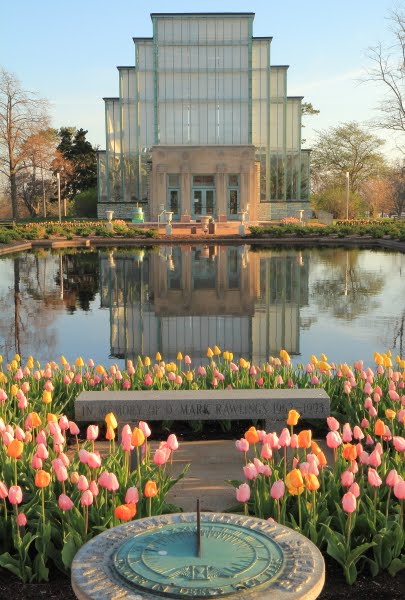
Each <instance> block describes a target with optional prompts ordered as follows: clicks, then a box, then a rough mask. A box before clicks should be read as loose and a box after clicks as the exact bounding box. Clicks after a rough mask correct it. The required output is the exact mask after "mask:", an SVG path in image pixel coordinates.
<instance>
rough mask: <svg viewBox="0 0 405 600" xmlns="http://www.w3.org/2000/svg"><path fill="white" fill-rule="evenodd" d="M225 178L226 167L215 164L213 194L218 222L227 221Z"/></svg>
mask: <svg viewBox="0 0 405 600" xmlns="http://www.w3.org/2000/svg"><path fill="white" fill-rule="evenodd" d="M225 177H226V166H225V165H224V164H223V163H220V164H217V173H216V186H215V194H216V204H217V206H216V209H217V211H216V212H217V220H218V221H226V220H227V207H226V186H225Z"/></svg>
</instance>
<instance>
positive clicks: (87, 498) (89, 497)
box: [80, 490, 93, 506]
mask: <svg viewBox="0 0 405 600" xmlns="http://www.w3.org/2000/svg"><path fill="white" fill-rule="evenodd" d="M80 504H81V505H82V506H91V505H92V504H93V494H92V493H91V491H90V490H85V491H84V492H83V494H82V496H81V498H80Z"/></svg>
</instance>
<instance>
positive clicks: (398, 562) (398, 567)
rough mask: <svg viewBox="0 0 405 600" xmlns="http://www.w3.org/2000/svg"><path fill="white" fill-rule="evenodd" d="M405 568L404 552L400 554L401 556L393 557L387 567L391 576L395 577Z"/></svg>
mask: <svg viewBox="0 0 405 600" xmlns="http://www.w3.org/2000/svg"><path fill="white" fill-rule="evenodd" d="M402 569H405V554H404V555H402V556H401V558H400V559H399V558H394V560H393V561H392V563H391V564H390V566H389V567H388V573H389V574H390V575H391V577H395V575H396V574H397V573H399V571H402Z"/></svg>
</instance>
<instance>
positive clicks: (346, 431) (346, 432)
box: [342, 423, 353, 444]
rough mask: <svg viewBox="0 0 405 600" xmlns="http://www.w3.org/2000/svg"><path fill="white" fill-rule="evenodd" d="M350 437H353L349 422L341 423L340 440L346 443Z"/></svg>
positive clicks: (350, 439) (349, 440)
mask: <svg viewBox="0 0 405 600" xmlns="http://www.w3.org/2000/svg"><path fill="white" fill-rule="evenodd" d="M352 439H353V434H352V428H351V427H350V425H349V423H345V424H344V425H343V431H342V440H343V441H344V442H345V443H346V444H347V443H348V442H351V441H352Z"/></svg>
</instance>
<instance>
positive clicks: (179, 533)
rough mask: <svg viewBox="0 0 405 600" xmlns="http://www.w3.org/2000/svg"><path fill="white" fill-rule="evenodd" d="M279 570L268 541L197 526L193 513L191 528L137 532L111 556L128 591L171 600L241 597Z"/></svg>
mask: <svg viewBox="0 0 405 600" xmlns="http://www.w3.org/2000/svg"><path fill="white" fill-rule="evenodd" d="M199 530H200V536H199V535H198V531H199ZM199 539H200V542H199ZM282 564H283V551H282V549H281V547H280V546H279V545H278V544H277V543H276V542H275V541H274V540H272V539H271V538H269V537H268V536H266V535H263V534H262V533H261V532H260V531H257V530H253V529H249V528H248V527H243V526H241V525H236V524H233V523H224V522H221V521H218V522H215V521H209V522H201V524H200V519H199V510H197V518H196V521H195V522H190V521H189V522H177V523H169V524H167V525H162V526H157V527H153V528H151V529H147V530H144V531H140V532H139V533H137V534H135V535H134V536H133V537H132V538H130V539H129V540H127V541H125V542H124V543H123V544H121V546H119V547H118V549H117V551H116V552H115V554H114V566H115V569H116V571H117V572H118V573H119V575H120V576H121V577H123V578H124V579H125V580H126V581H127V582H130V583H131V585H133V586H134V588H138V589H141V590H145V591H149V592H153V593H155V594H158V595H162V596H166V597H175V598H178V597H182V596H185V597H193V598H207V597H214V596H226V595H229V594H238V593H240V594H241V597H242V595H243V590H247V589H251V588H260V587H261V586H262V585H265V584H268V583H269V581H271V579H272V578H273V577H275V576H276V574H277V573H278V572H279V570H280V569H281V567H282Z"/></svg>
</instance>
